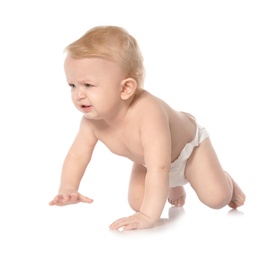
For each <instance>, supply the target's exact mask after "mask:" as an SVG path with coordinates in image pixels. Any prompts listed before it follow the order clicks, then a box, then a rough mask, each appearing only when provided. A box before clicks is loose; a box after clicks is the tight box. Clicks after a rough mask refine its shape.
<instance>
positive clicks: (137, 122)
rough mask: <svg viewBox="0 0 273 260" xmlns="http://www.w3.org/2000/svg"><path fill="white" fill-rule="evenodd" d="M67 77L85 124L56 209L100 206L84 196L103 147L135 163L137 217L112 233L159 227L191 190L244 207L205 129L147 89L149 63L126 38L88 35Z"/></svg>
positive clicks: (102, 29)
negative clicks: (83, 185)
mask: <svg viewBox="0 0 273 260" xmlns="http://www.w3.org/2000/svg"><path fill="white" fill-rule="evenodd" d="M64 69H65V74H66V78H67V82H68V85H69V86H70V88H71V96H72V100H73V103H74V105H75V106H76V108H77V109H78V110H79V111H81V112H82V113H83V117H82V119H81V122H80V128H79V132H78V134H77V135H76V137H75V140H74V142H73V144H72V146H71V148H70V150H69V151H68V154H67V156H66V158H65V160H64V164H63V168H62V174H61V183H60V188H59V192H58V195H57V196H55V198H54V199H53V200H52V201H51V202H50V203H49V205H57V206H64V205H69V204H75V203H79V202H86V203H91V202H92V201H93V200H92V199H90V198H88V197H85V196H83V195H82V194H80V193H79V192H78V189H79V185H80V181H81V179H82V177H83V175H84V172H85V170H86V167H87V165H88V163H89V162H90V160H91V158H92V153H93V151H94V148H95V146H96V144H97V142H98V141H101V142H102V143H104V144H105V145H106V147H107V148H108V149H109V150H110V151H111V152H113V153H114V154H117V155H120V156H124V157H126V158H129V159H130V160H131V161H132V162H133V166H132V172H131V177H130V183H129V191H128V192H129V193H128V200H129V204H130V206H131V208H132V209H133V210H134V211H135V213H134V214H133V215H131V216H129V217H124V218H121V219H118V220H116V221H115V222H113V223H112V224H111V225H110V229H114V230H117V229H123V230H131V229H144V228H150V227H152V226H153V225H154V224H155V223H156V222H157V221H158V220H159V219H160V216H161V214H162V211H163V209H164V206H165V203H166V200H168V201H169V203H170V204H172V205H174V206H183V205H184V203H185V197H186V194H185V191H184V188H183V185H184V184H186V183H190V185H191V187H192V188H193V189H194V190H195V192H196V194H197V196H198V198H199V199H200V201H201V202H202V203H204V204H205V205H207V206H208V207H211V208H214V209H219V208H222V207H224V206H226V205H229V206H230V207H231V208H237V207H239V206H242V205H243V204H244V202H245V195H244V193H243V192H242V190H241V189H240V187H239V186H238V185H237V183H236V182H235V181H234V180H233V179H232V178H231V176H230V175H229V174H228V173H227V172H225V171H224V170H223V168H222V166H221V164H220V162H219V160H218V158H217V155H216V153H215V150H214V148H213V146H212V143H211V141H210V138H209V135H208V133H207V131H206V129H205V128H204V127H202V126H200V125H199V124H198V123H197V122H196V120H195V118H194V117H193V116H192V115H190V114H188V113H185V112H180V111H175V110H174V109H172V108H171V107H170V106H169V105H168V104H166V103H165V102H164V101H163V100H161V99H159V98H157V97H155V96H154V95H152V94H151V93H149V92H148V91H146V90H144V89H143V84H144V76H145V70H144V66H143V57H142V54H141V51H140V49H139V47H138V44H137V41H136V40H135V39H134V37H132V36H131V35H130V34H129V33H128V32H127V31H126V30H124V29H123V28H120V27H116V26H98V27H95V28H93V29H91V30H89V31H88V32H87V33H86V34H84V35H83V36H82V37H81V38H80V39H78V40H76V41H75V42H73V43H71V44H70V45H69V46H67V47H66V58H65V62H64Z"/></svg>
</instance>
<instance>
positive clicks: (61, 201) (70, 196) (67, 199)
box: [49, 192, 93, 206]
mask: <svg viewBox="0 0 273 260" xmlns="http://www.w3.org/2000/svg"><path fill="white" fill-rule="evenodd" d="M79 202H84V203H92V202H93V200H92V199H90V198H88V197H86V196H83V195H81V194H80V193H78V192H73V193H64V194H58V195H57V196H56V197H55V198H54V199H53V200H52V201H51V202H49V205H50V206H53V205H56V206H65V205H69V204H76V203H79Z"/></svg>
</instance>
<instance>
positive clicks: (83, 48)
mask: <svg viewBox="0 0 273 260" xmlns="http://www.w3.org/2000/svg"><path fill="white" fill-rule="evenodd" d="M65 50H66V51H67V52H68V53H69V54H70V55H71V56H72V57H73V58H75V59H82V58H92V57H99V58H104V59H107V60H110V61H113V62H116V63H117V64H119V65H120V66H121V67H122V68H123V69H124V72H125V74H126V75H127V77H128V78H133V79H134V80H135V81H136V82H137V84H138V89H137V91H136V92H137V93H139V92H141V90H142V88H143V84H144V77H145V69H144V65H143V57H142V54H141V51H140V49H139V46H138V44H137V41H136V39H135V38H134V37H132V36H131V35H130V34H129V33H128V32H127V31H126V30H124V29H123V28H121V27H117V26H97V27H94V28H92V29H91V30H89V31H87V32H86V33H85V34H84V35H83V36H82V37H81V38H79V39H78V40H76V41H75V42H73V43H71V44H69V45H68V46H67V47H66V49H65Z"/></svg>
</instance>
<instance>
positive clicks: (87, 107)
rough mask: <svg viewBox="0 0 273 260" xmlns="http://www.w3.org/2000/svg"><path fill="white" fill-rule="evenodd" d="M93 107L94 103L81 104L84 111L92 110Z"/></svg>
mask: <svg viewBox="0 0 273 260" xmlns="http://www.w3.org/2000/svg"><path fill="white" fill-rule="evenodd" d="M91 108H92V105H88V106H87V105H81V110H82V111H83V112H88V111H90V110H91Z"/></svg>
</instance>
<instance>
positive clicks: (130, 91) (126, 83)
mask: <svg viewBox="0 0 273 260" xmlns="http://www.w3.org/2000/svg"><path fill="white" fill-rule="evenodd" d="M121 87H122V89H121V95H120V97H121V99H123V100H127V99H129V98H130V97H132V96H133V95H134V94H135V92H136V89H137V82H136V80H134V79H133V78H126V79H124V80H123V81H122V82H121Z"/></svg>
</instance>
